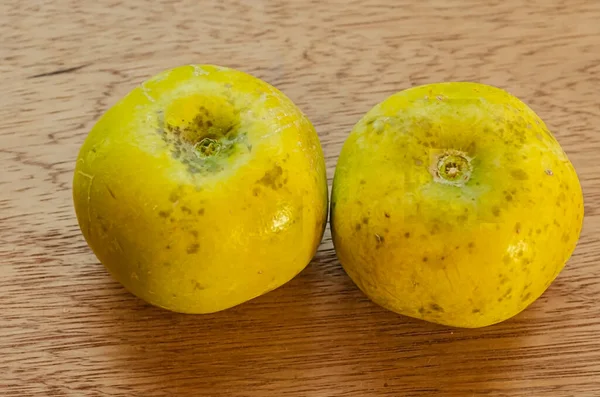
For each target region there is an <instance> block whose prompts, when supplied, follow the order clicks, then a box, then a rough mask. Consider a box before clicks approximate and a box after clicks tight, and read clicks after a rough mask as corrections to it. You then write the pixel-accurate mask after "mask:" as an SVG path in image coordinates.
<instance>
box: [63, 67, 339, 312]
mask: <svg viewBox="0 0 600 397" xmlns="http://www.w3.org/2000/svg"><path fill="white" fill-rule="evenodd" d="M73 199H74V206H75V210H76V214H77V219H78V221H79V225H80V227H81V231H82V233H83V235H84V237H85V239H86V241H87V242H88V244H89V246H90V247H91V249H92V250H93V252H94V253H95V254H96V256H97V257H98V259H99V260H100V261H101V262H102V263H103V264H104V265H105V266H106V268H107V269H108V270H109V271H110V273H111V274H112V275H113V276H114V278H115V279H116V280H118V281H119V282H120V283H121V284H123V285H124V286H125V287H126V288H127V289H128V290H129V291H131V292H132V293H134V294H135V295H137V296H138V297H140V298H142V299H144V300H146V301H147V302H149V303H151V304H154V305H156V306H160V307H163V308H166V309H169V310H173V311H177V312H184V313H209V312H215V311H219V310H223V309H227V308H229V307H232V306H235V305H238V304H240V303H242V302H245V301H247V300H250V299H252V298H255V297H257V296H259V295H262V294H264V293H266V292H268V291H270V290H272V289H274V288H277V287H279V286H281V285H282V284H284V283H286V282H287V281H289V280H290V279H292V278H293V277H294V276H295V275H296V274H298V273H299V272H300V271H301V270H302V269H304V267H305V266H306V265H307V264H308V263H309V262H310V260H311V258H312V257H313V255H314V254H315V252H316V250H317V247H318V245H319V243H320V241H321V238H322V235H323V231H324V228H325V224H326V218H327V200H328V197H327V179H326V174H325V161H324V157H323V153H322V149H321V145H320V142H319V139H318V136H317V134H316V132H315V130H314V128H313V126H312V124H311V123H310V121H309V120H308V119H307V118H306V117H305V116H304V115H303V114H302V113H301V111H300V110H299V109H298V108H297V107H296V106H295V105H294V104H293V103H292V101H291V100H290V99H288V98H287V97H286V96H285V95H284V94H283V93H281V92H280V91H278V90H277V89H275V88H274V87H272V86H271V85H269V84H267V83H266V82H264V81H261V80H260V79H257V78H255V77H253V76H250V75H248V74H246V73H243V72H240V71H236V70H233V69H228V68H223V67H218V66H213V65H192V66H181V67H177V68H174V69H171V70H167V71H164V72H162V73H160V74H158V75H157V76H155V77H153V78H151V79H150V80H148V81H146V82H144V83H143V84H141V85H140V86H139V87H137V88H135V89H134V90H133V91H131V92H130V93H129V94H128V95H127V96H126V97H124V98H123V99H122V100H120V101H119V102H118V103H117V104H116V105H114V106H113V107H112V108H111V109H109V110H108V111H107V112H106V113H105V114H104V115H103V116H102V117H101V119H100V120H99V121H98V122H97V124H96V125H95V126H94V127H93V129H92V130H91V132H90V133H89V135H88V137H87V139H86V140H85V142H84V144H83V146H82V147H81V150H80V153H79V157H78V159H77V164H76V168H75V173H74V179H73Z"/></svg>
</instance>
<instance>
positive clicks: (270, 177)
mask: <svg viewBox="0 0 600 397" xmlns="http://www.w3.org/2000/svg"><path fill="white" fill-rule="evenodd" d="M282 175H283V168H281V166H280V165H278V164H275V165H274V166H273V168H272V169H270V170H269V171H267V172H265V175H263V177H262V178H260V179H259V180H258V183H260V184H262V185H265V186H268V187H270V188H271V189H273V190H277V188H278V179H279V178H280V177H281V176H282Z"/></svg>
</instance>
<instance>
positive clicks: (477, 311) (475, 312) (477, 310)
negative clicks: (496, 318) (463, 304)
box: [472, 309, 481, 314]
mask: <svg viewBox="0 0 600 397" xmlns="http://www.w3.org/2000/svg"><path fill="white" fill-rule="evenodd" d="M472 313H473V314H477V313H481V310H479V309H473V310H472Z"/></svg>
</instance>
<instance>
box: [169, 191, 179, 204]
mask: <svg viewBox="0 0 600 397" xmlns="http://www.w3.org/2000/svg"><path fill="white" fill-rule="evenodd" d="M178 200H179V192H176V191H172V192H171V194H170V195H169V201H170V202H172V203H175V202H177V201H178Z"/></svg>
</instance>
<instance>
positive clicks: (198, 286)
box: [192, 280, 206, 291]
mask: <svg viewBox="0 0 600 397" xmlns="http://www.w3.org/2000/svg"><path fill="white" fill-rule="evenodd" d="M192 285H193V286H194V291H202V290H203V289H206V288H205V287H204V286H203V285H202V284H200V283H199V282H198V281H196V280H192Z"/></svg>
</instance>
